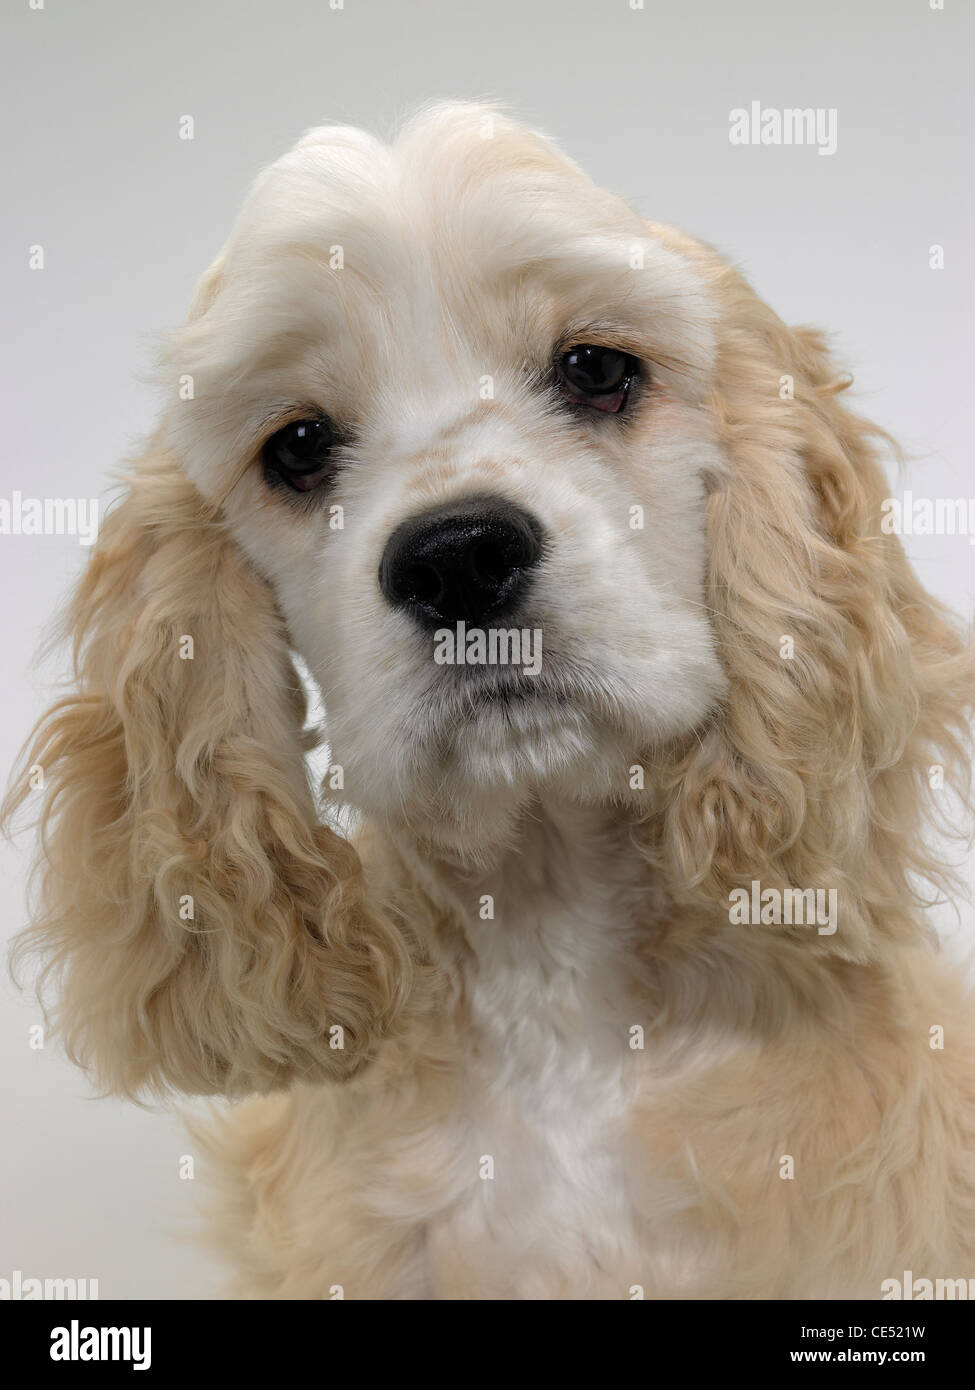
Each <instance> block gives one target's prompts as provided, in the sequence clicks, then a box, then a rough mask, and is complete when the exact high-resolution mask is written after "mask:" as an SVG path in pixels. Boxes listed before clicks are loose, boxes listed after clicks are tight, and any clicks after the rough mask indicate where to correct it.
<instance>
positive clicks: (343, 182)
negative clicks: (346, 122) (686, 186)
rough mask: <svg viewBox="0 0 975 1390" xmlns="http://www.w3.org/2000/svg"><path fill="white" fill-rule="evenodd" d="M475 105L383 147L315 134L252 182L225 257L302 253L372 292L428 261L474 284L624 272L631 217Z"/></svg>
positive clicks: (563, 162)
mask: <svg viewBox="0 0 975 1390" xmlns="http://www.w3.org/2000/svg"><path fill="white" fill-rule="evenodd" d="M488 120H489V118H487V117H482V118H480V119H479V118H478V115H477V109H476V108H475V109H474V111H473V112H471V111H469V110H467V109H466V108H461V109H460V110H459V111H451V110H448V111H445V112H440V113H437V114H435V115H433V116H427V117H426V118H425V119H422V120H420V121H419V122H416V123H414V124H413V125H411V126H409V127H407V129H406V131H405V132H404V133H403V134H402V135H401V136H400V137H399V139H397V140H396V141H395V142H394V143H393V144H391V145H384V144H382V143H381V142H380V141H378V140H376V139H374V138H373V137H371V136H368V135H366V134H364V133H363V132H361V131H357V130H352V129H350V128H347V127H325V128H322V129H320V130H316V131H312V132H310V133H309V134H308V135H306V136H305V137H304V139H302V140H301V141H300V142H299V143H298V145H297V146H296V147H295V148H294V149H293V150H291V151H289V152H288V153H287V154H286V155H285V156H283V157H282V158H281V159H279V160H278V161H277V162H276V163H274V164H273V165H271V166H270V167H269V168H268V169H267V170H266V171H265V172H264V174H263V175H262V177H261V178H260V179H259V180H258V181H257V183H256V184H255V187H254V189H253V190H252V193H251V196H250V198H249V199H248V201H247V203H246V204H245V207H244V209H243V211H242V213H241V216H240V218H239V220H238V223H237V227H236V229H235V235H234V238H233V242H232V246H233V259H234V260H235V261H237V262H238V263H240V265H241V267H242V268H243V267H244V266H245V265H252V264H253V262H254V261H258V260H262V261H266V260H267V259H268V258H269V257H272V258H273V257H276V256H277V257H281V256H285V257H287V256H299V257H302V258H304V259H305V260H306V262H314V261H315V260H316V259H317V260H318V261H319V262H327V264H328V266H329V268H330V269H331V270H333V271H349V272H351V274H350V276H349V278H350V279H356V280H358V281H359V282H360V283H362V284H364V285H365V286H366V287H367V288H368V287H371V288H374V289H386V288H388V287H389V286H390V285H392V284H395V285H397V286H402V285H403V284H404V283H405V282H406V281H408V280H409V279H411V278H412V279H414V280H415V279H417V278H418V275H419V274H422V273H423V272H428V271H429V270H430V268H433V269H434V270H435V273H436V274H437V276H438V284H439V286H440V288H441V290H446V289H447V288H449V285H450V282H451V279H452V278H462V279H463V280H464V281H465V282H466V283H467V284H470V283H471V282H477V283H478V284H479V285H481V286H490V285H492V284H500V283H503V281H504V280H505V278H506V277H507V276H510V275H513V274H518V273H520V274H522V275H523V276H524V275H530V274H532V273H534V274H536V275H541V274H543V273H544V272H545V270H546V269H548V270H551V272H552V273H553V274H556V275H557V274H559V273H562V274H565V275H572V274H573V273H575V272H576V271H578V269H579V267H580V265H581V264H582V263H583V262H584V261H585V262H587V263H588V264H589V265H590V267H591V268H592V269H594V270H598V269H599V267H600V263H604V264H605V266H606V268H607V269H608V270H610V271H612V270H616V271H619V270H623V269H626V268H628V260H627V252H628V247H629V243H630V242H632V239H633V238H634V237H637V238H639V237H640V236H642V235H643V234H644V230H645V229H644V227H643V225H642V223H641V221H640V219H639V217H638V216H637V215H636V214H635V213H634V212H633V211H632V210H631V209H630V208H629V207H628V206H627V204H626V203H625V202H624V201H623V200H622V199H620V198H618V197H616V196H614V195H612V194H610V193H608V192H606V191H604V190H603V189H601V188H599V187H598V186H597V185H596V184H595V183H594V182H593V181H592V180H591V179H590V178H589V177H588V176H587V175H585V174H584V173H583V172H582V171H581V170H580V169H579V168H578V167H577V166H576V165H575V164H574V163H573V162H572V161H571V160H570V159H569V158H568V157H567V156H566V155H564V154H563V153H562V152H561V151H560V150H559V149H558V148H557V147H556V146H555V145H554V144H553V143H552V142H550V141H548V140H546V139H544V138H543V137H541V136H538V135H536V134H534V133H533V132H530V131H527V130H523V129H522V128H520V127H518V126H516V125H514V124H512V123H511V122H508V121H500V119H498V118H494V117H491V118H490V122H489V123H486V122H488Z"/></svg>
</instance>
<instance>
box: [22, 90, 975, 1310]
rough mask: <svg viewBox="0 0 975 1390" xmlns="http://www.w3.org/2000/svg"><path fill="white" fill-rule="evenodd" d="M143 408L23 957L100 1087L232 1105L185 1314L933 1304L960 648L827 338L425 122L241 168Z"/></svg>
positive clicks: (954, 1010)
mask: <svg viewBox="0 0 975 1390" xmlns="http://www.w3.org/2000/svg"><path fill="white" fill-rule="evenodd" d="M161 373H162V377H163V380H164V381H165V383H166V386H167V390H168V393H169V398H168V402H167V404H166V406H165V409H164V412H163V416H162V419H161V421H160V424H159V426H158V429H157V431H156V433H155V434H154V435H153V436H152V438H151V440H150V441H149V442H148V444H147V447H146V448H145V451H144V453H143V454H142V456H141V457H140V458H138V459H137V460H136V461H135V462H134V463H133V464H132V465H131V466H130V467H129V469H128V471H127V472H126V474H125V481H124V495H123V497H122V498H121V500H120V501H119V503H118V505H117V506H115V507H114V509H113V510H111V512H110V514H109V516H108V518H107V519H106V521H105V524H104V526H103V528H102V532H101V535H100V537H99V539H98V541H97V544H96V546H95V547H94V550H93V552H92V556H91V559H90V563H89V565H88V568H87V570H86V572H85V574H84V576H83V578H82V579H81V582H80V586H79V588H78V590H77V592H76V594H75V596H74V598H73V601H72V603H71V605H70V608H69V609H68V611H67V613H66V616H65V623H64V626H65V632H66V633H67V635H68V636H70V638H71V640H72V642H73V644H74V651H75V664H76V685H75V687H74V688H73V690H72V692H71V693H69V694H68V695H67V696H66V697H65V698H63V699H62V700H60V701H59V702H58V703H57V704H56V705H55V706H54V707H53V709H51V710H50V711H49V712H48V713H47V714H46V715H45V716H44V717H43V719H42V720H41V721H40V724H39V727H38V730H37V731H36V736H35V738H34V740H33V743H32V744H31V745H30V746H29V748H28V751H27V754H26V757H27V764H28V766H32V767H37V766H39V767H40V768H42V769H43V772H44V778H43V781H44V788H43V790H31V787H30V786H29V784H28V779H27V777H26V775H25V776H22V777H20V778H19V780H18V781H17V782H16V783H15V786H14V788H13V791H12V808H15V807H16V806H17V805H19V804H21V803H22V802H24V801H29V802H30V803H31V804H32V805H34V806H35V807H36V808H38V809H39V815H40V819H41V822H42V825H43V850H42V854H41V862H40V865H39V872H40V893H39V901H38V906H37V912H36V917H35V919H34V921H33V925H32V926H31V927H30V928H28V931H27V933H26V935H25V936H24V937H23V938H22V939H21V941H20V943H19V946H18V948H17V954H18V957H19V958H24V957H25V956H31V957H33V956H34V955H35V954H36V955H38V956H39V957H40V961H41V965H42V971H41V976H40V982H39V988H40V989H41V990H42V992H43V993H44V996H45V997H46V998H49V999H51V1000H52V1001H53V1002H52V1004H51V1009H52V1019H53V1022H54V1024H55V1025H56V1026H57V1027H58V1028H59V1029H60V1031H61V1033H62V1035H63V1037H64V1040H65V1045H66V1047H67V1049H68V1051H69V1053H70V1055H71V1056H72V1057H73V1058H74V1059H75V1060H76V1061H77V1062H78V1063H80V1064H81V1065H83V1066H84V1067H86V1068H88V1069H89V1071H90V1074H91V1076H92V1077H93V1078H94V1080H95V1081H96V1082H97V1084H98V1085H99V1086H101V1087H102V1088H104V1089H105V1090H109V1091H113V1092H116V1093H120V1094H123V1095H128V1096H146V1095H150V1096H151V1095H155V1096H160V1095H172V1094H181V1095H206V1096H212V1097H222V1098H225V1099H229V1100H230V1101H232V1102H234V1103H233V1104H226V1103H224V1101H220V1102H215V1109H216V1114H215V1116H214V1118H213V1119H212V1120H211V1121H203V1122H198V1137H199V1139H200V1142H201V1144H204V1145H205V1147H206V1151H207V1153H208V1155H209V1163H210V1172H211V1180H212V1184H213V1196H212V1199H211V1203H210V1217H209V1220H210V1224H211V1237H212V1239H213V1240H214V1241H215V1242H216V1243H217V1245H218V1246H219V1248H220V1249H221V1250H222V1251H223V1252H224V1254H225V1255H226V1257H227V1258H228V1259H229V1260H230V1261H231V1263H232V1265H233V1271H234V1272H233V1276H232V1282H231V1283H230V1284H229V1285H228V1288H229V1291H230V1292H231V1293H232V1294H234V1295H236V1296H239V1297H244V1298H335V1297H346V1298H367V1299H369V1298H371V1299H515V1300H518V1299H632V1298H640V1297H644V1298H660V1299H674V1298H721V1299H746V1298H778V1299H802V1298H812V1297H848V1298H881V1297H885V1296H888V1293H889V1290H888V1281H890V1280H895V1281H896V1280H897V1279H898V1278H899V1277H900V1275H901V1273H902V1271H904V1270H912V1271H914V1272H915V1274H916V1275H920V1274H921V1273H922V1272H923V1273H924V1274H925V1275H929V1276H930V1277H932V1278H935V1277H940V1276H944V1277H955V1276H962V1277H966V1278H967V1277H969V1276H972V1275H973V1274H975V1158H973V1155H975V1030H973V1026H972V1017H973V1011H972V1005H971V1000H970V998H969V997H968V995H967V994H966V990H965V987H964V985H963V983H961V981H960V972H959V971H958V969H957V968H956V967H953V966H951V965H950V964H949V963H948V962H947V961H946V960H945V959H944V957H943V956H942V954H941V953H940V951H939V949H938V947H937V945H936V943H935V941H934V939H933V934H932V929H931V927H930V924H929V923H928V922H927V921H926V917H925V905H926V903H927V902H928V901H929V900H930V897H931V895H932V893H936V892H939V893H947V892H952V891H955V890H954V887H953V885H952V880H951V877H950V874H949V871H948V870H947V869H946V868H945V867H944V865H943V864H942V862H941V861H942V859H943V857H944V855H943V853H939V852H938V851H936V850H935V849H934V848H932V846H931V841H932V838H933V834H934V831H935V829H936V828H937V827H938V826H939V825H942V824H943V823H945V820H946V816H947V820H948V821H949V822H950V821H951V820H952V816H954V815H955V814H956V813H955V812H951V813H950V814H949V812H948V811H947V810H946V808H948V807H949V801H947V800H946V798H948V797H949V794H950V792H951V789H952V788H953V789H954V798H955V799H952V800H951V801H950V805H951V806H956V805H957V804H959V803H958V802H957V798H960V799H961V804H965V797H966V794H967V781H966V779H967V772H968V767H969V752H968V734H969V717H970V710H971V698H972V691H973V674H975V668H973V658H972V648H971V644H970V642H969V639H968V636H967V634H966V632H965V631H964V630H963V629H962V627H961V626H960V625H959V624H958V623H957V622H956V620H955V619H954V618H953V617H952V616H951V615H950V614H949V613H948V612H947V611H946V610H945V609H943V607H942V606H940V605H939V603H938V602H937V601H936V600H935V599H934V598H932V597H931V595H929V594H928V593H927V592H926V591H925V589H924V588H923V587H922V585H921V584H920V582H919V581H918V579H917V577H916V576H915V574H914V573H913V571H912V569H911V567H910V565H909V564H908V562H907V560H906V558H905V555H904V552H903V550H902V548H901V545H900V542H899V540H898V538H897V536H896V535H894V534H891V533H890V532H889V528H885V527H883V526H882V525H881V507H882V503H883V500H884V498H885V495H886V492H887V490H888V485H887V483H886V481H885V475H884V472H883V468H882V464H881V460H882V458H883V456H884V455H885V453H886V452H888V451H889V449H890V448H891V447H893V446H892V442H891V441H889V440H888V439H887V437H886V436H885V435H884V434H883V432H882V431H880V430H878V429H877V428H875V427H874V426H872V425H870V424H869V423H867V422H866V421H864V420H862V419H861V418H859V417H858V416H857V415H856V414H855V413H854V412H853V411H852V410H851V408H850V406H849V405H848V404H847V398H846V397H845V396H844V391H845V389H846V387H847V386H848V385H849V384H850V382H849V378H848V377H845V376H844V375H843V374H842V373H841V372H840V371H838V370H837V368H836V367H835V366H834V365H833V363H832V361H831V358H830V354H829V351H828V348H827V344H826V340H825V339H824V337H823V335H822V334H821V333H820V332H818V331H815V330H813V329H809V328H798V329H794V328H789V327H787V326H786V325H785V324H783V323H782V321H781V320H780V319H779V318H778V317H777V316H776V314H775V313H774V312H773V311H772V309H770V308H769V307H768V306H767V305H766V304H764V303H763V302H762V301H761V300H760V299H759V298H758V297H757V296H756V294H755V293H754V291H753V290H752V289H751V287H750V286H749V284H748V283H747V282H746V280H745V279H744V278H743V276H742V275H741V274H740V273H739V271H738V270H737V269H735V268H734V267H733V266H731V265H729V264H728V263H727V262H726V261H725V260H724V259H723V258H722V257H721V256H720V255H719V254H718V253H717V252H716V251H714V250H713V249H711V248H710V247H708V246H706V245H703V244H701V243H699V242H697V241H695V240H693V239H691V238H690V237H688V236H686V235H684V234H683V233H681V232H679V231H676V230H674V229H672V228H670V227H666V226H662V225H657V224H652V223H647V222H646V221H645V220H644V219H643V218H642V217H641V216H640V215H638V214H637V213H636V212H635V211H634V210H633V209H632V208H631V207H630V206H629V205H628V204H626V203H625V202H624V201H623V200H622V199H620V198H619V197H617V196H615V195H614V194H611V193H608V192H604V191H602V190H601V189H600V188H598V187H597V186H596V185H595V184H594V183H593V182H592V181H591V180H590V179H589V178H588V177H587V176H586V175H585V174H584V173H583V172H582V171H581V170H580V169H579V168H578V167H577V166H576V165H575V164H574V163H573V162H572V161H571V160H570V159H569V158H567V157H566V156H565V155H564V154H563V153H561V152H560V150H559V149H558V148H557V147H556V146H555V145H554V144H553V143H552V142H551V141H549V140H548V139H547V138H545V137H543V136H541V135H539V134H536V133H533V132H531V131H528V130H525V129H522V128H520V127H519V126H518V125H516V124H514V123H513V122H512V121H511V120H509V119H508V118H507V117H506V116H504V115H503V114H502V113H501V112H499V111H497V110H495V109H494V108H491V107H483V106H476V105H467V104H447V105H438V106H435V107H431V108H427V109H425V110H424V111H422V112H421V113H420V114H419V115H418V116H417V117H415V118H414V119H413V120H412V121H411V122H409V123H408V124H407V125H406V126H405V127H404V128H403V129H402V130H401V131H400V132H399V134H398V135H397V137H396V138H395V140H394V141H393V143H391V144H388V145H387V144H384V143H381V142H380V141H379V140H377V139H375V138H373V137H371V136H369V135H367V134H364V133H362V132H360V131H358V130H354V129H349V128H344V127H328V128H322V129H316V130H312V131H311V132H310V133H309V134H307V135H306V136H305V137H304V138H303V139H302V140H301V141H300V142H299V144H298V145H297V146H296V147H295V148H294V149H293V150H292V151H291V152H290V153H288V154H286V155H285V156H284V157H283V158H281V159H280V160H278V161H277V162H276V163H275V164H273V165H272V166H271V167H270V168H268V169H267V170H266V171H265V172H264V173H263V174H262V175H261V176H260V177H259V179H258V180H257V182H256V184H255V185H254V187H253V189H252V191H251V192H250V194H249V196H248V197H247V200H246V202H245V204H244V207H243V210H242V211H241V213H240V216H239V218H238V221H237V223H236V225H235V228H234V230H233V232H232V234H231V236H230V239H229V241H228V242H227V244H226V245H225V247H224V249H223V250H222V252H221V253H220V254H219V256H218V257H217V259H216V261H215V262H214V263H213V265H212V266H211V267H210V269H209V270H208V271H207V272H206V274H205V275H204V277H203V279H202V281H201V283H200V285H199V288H198V290H197V292H196V295H195V298H194V300H193V303H192V305H191V309H190V312H189V316H188V318H187V320H186V322H185V323H184V324H183V326H182V327H181V328H180V329H179V330H178V331H177V332H176V333H174V334H173V335H172V337H171V338H170V339H169V340H167V343H166V346H165V348H164V350H163V353H162V366H161ZM309 685H310V686H311V688H312V690H313V691H314V689H316V688H317V690H318V691H319V692H320V693H321V696H322V701H323V705H324V710H325V734H326V736H327V758H328V763H327V770H326V771H325V774H324V778H323V781H322V787H321V790H320V791H319V789H318V788H317V786H316V785H314V780H313V779H312V778H311V777H310V773H309V770H308V768H309V764H308V760H307V754H308V752H309V750H310V748H311V747H312V745H313V744H314V742H315V740H316V738H318V737H319V732H320V731H319V730H318V728H316V727H308V713H307V699H306V689H307V687H308V686H309ZM932 769H941V770H943V774H944V779H945V789H941V784H940V779H937V778H934V777H932V775H931V770H932ZM932 885H933V887H932Z"/></svg>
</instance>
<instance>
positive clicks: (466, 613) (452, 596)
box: [379, 497, 542, 626]
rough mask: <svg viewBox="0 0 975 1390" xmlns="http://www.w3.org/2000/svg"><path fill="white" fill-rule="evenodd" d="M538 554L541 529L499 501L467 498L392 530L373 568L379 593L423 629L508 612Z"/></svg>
mask: <svg viewBox="0 0 975 1390" xmlns="http://www.w3.org/2000/svg"><path fill="white" fill-rule="evenodd" d="M541 553H542V532H541V527H540V526H539V524H538V522H537V521H536V520H535V518H534V517H533V516H531V515H529V513H528V512H525V511H522V510H521V508H520V507H515V506H512V504H511V503H510V502H505V501H504V500H502V499H501V498H494V497H478V498H468V499H466V500H465V501H463V502H455V503H451V504H449V505H447V506H443V507H435V508H434V509H433V510H432V511H429V512H423V513H422V514H421V515H420V516H415V517H410V519H409V520H408V521H404V522H402V523H401V525H399V526H397V528H396V530H395V531H394V532H393V534H392V535H391V536H390V538H389V540H388V541H387V542H386V549H385V550H384V551H383V558H382V560H381V562H380V565H379V587H380V588H381V589H382V591H383V593H384V594H385V596H386V598H387V599H388V600H389V601H390V603H391V604H393V606H394V607H396V608H407V609H409V610H410V612H411V613H412V614H413V615H414V617H416V618H417V619H418V620H419V621H420V622H421V623H423V624H424V625H433V626H437V625H438V624H439V623H444V622H447V623H451V624H453V623H457V622H460V621H462V620H463V621H464V622H466V623H468V624H469V625H470V626H479V625H481V624H482V623H483V622H484V620H485V619H487V618H500V617H503V616H505V615H509V616H510V615H511V614H513V613H514V611H515V609H516V608H517V606H518V603H519V600H520V599H521V598H523V597H524V594H525V590H526V589H527V587H528V582H529V578H530V574H531V570H532V567H533V566H534V565H536V564H537V563H538V560H539V557H540V556H541Z"/></svg>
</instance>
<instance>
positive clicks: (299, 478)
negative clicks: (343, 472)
mask: <svg viewBox="0 0 975 1390" xmlns="http://www.w3.org/2000/svg"><path fill="white" fill-rule="evenodd" d="M335 443H336V434H335V430H334V428H333V426H332V424H331V422H330V421H329V420H326V419H325V418H324V417H322V418H319V419H315V420H293V421H292V422H291V424H290V425H285V427H284V429H280V430H278V432H277V434H272V435H271V438H270V439H269V440H268V441H267V443H266V444H265V445H264V449H263V451H262V458H263V461H264V469H265V472H266V473H269V474H271V475H272V477H274V478H277V479H280V480H281V481H282V482H284V483H286V484H287V485H288V487H290V488H294V490H295V491H296V492H311V490H312V489H313V488H316V487H318V486H319V484H321V483H323V482H324V481H325V479H326V478H328V477H329V476H330V475H331V473H332V465H331V459H330V455H331V451H332V448H333V446H334V445H335Z"/></svg>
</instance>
